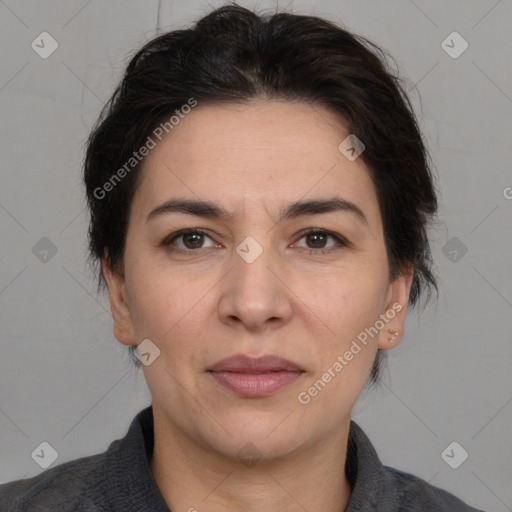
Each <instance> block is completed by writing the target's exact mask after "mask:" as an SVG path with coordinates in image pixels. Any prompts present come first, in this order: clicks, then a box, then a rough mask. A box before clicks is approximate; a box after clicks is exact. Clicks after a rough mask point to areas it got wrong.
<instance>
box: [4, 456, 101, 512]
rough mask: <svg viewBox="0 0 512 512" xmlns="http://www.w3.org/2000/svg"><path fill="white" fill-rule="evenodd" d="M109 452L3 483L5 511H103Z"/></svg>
mask: <svg viewBox="0 0 512 512" xmlns="http://www.w3.org/2000/svg"><path fill="white" fill-rule="evenodd" d="M104 460H105V453H101V454H97V455H92V456H89V457H82V458H79V459H75V460H72V461H69V462H66V463H63V464H60V465H59V466H55V467H54V468H50V469H47V470H45V471H43V472H42V473H40V474H38V475H36V476H34V477H32V478H26V479H23V480H15V481H13V482H8V483H6V484H2V485H0V503H1V504H2V512H49V511H54V510H58V511H59V512H81V511H84V512H85V511H86V510H87V512H103V511H106V510H108V508H105V506H104V505H102V504H103V503H104V502H105V495H106V490H105V479H104V478H103V476H104Z"/></svg>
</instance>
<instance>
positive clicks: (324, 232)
mask: <svg viewBox="0 0 512 512" xmlns="http://www.w3.org/2000/svg"><path fill="white" fill-rule="evenodd" d="M188 234H194V235H204V236H207V237H208V238H211V237H210V236H209V235H208V233H206V232H205V231H203V230H202V229H194V228H190V229H182V230H181V231H177V232H176V233H173V234H172V235H170V236H168V237H167V238H165V239H164V240H163V242H162V243H161V245H162V246H164V247H168V248H170V246H171V244H172V243H173V242H174V240H176V239H177V238H180V237H181V236H184V235H188ZM310 234H322V235H327V236H328V237H331V238H333V239H334V240H335V241H336V242H337V244H338V246H340V247H349V246H350V243H349V242H348V241H347V240H346V239H345V238H344V237H342V236H341V235H338V234H336V233H333V232H331V231H327V230H325V229H317V228H308V229H305V230H304V231H302V232H301V234H300V238H299V240H301V239H302V238H304V237H305V236H307V235H310ZM200 249H202V248H201V247H199V248H198V249H181V248H176V247H174V248H172V249H171V248H170V249H169V250H171V251H173V252H180V253H183V254H190V253H194V252H198V251H199V250H200ZM337 249H339V247H332V248H330V249H321V248H319V249H308V251H307V252H308V254H309V255H318V254H319V253H320V254H322V255H323V254H328V253H331V252H333V251H335V250H337Z"/></svg>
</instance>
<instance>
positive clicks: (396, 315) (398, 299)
mask: <svg viewBox="0 0 512 512" xmlns="http://www.w3.org/2000/svg"><path fill="white" fill-rule="evenodd" d="M413 277H414V269H413V268H411V269H410V270H409V272H407V273H406V274H402V275H400V276H398V277H397V278H396V279H395V281H393V283H391V284H390V290H389V293H388V298H389V300H388V301H387V304H386V308H385V310H384V312H383V313H384V316H385V318H386V319H387V323H386V325H385V326H384V328H383V329H382V330H381V332H380V334H379V343H378V347H379V348H380V349H383V350H389V349H390V348H394V347H396V346H397V345H398V343H400V340H401V339H402V336H403V334H404V326H405V317H406V313H407V305H408V302H409V294H410V291H411V285H412V280H413Z"/></svg>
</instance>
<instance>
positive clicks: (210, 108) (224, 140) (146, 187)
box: [134, 100, 380, 224]
mask: <svg viewBox="0 0 512 512" xmlns="http://www.w3.org/2000/svg"><path fill="white" fill-rule="evenodd" d="M348 135H349V131H348V130H347V128H346V126H345V123H344V122H343V119H342V118H341V116H337V115H335V114H333V113H332V112H331V111H330V110H327V109H326V108H324V107H320V106H317V105H315V106H313V105H310V104H308V103H305V102H286V101H275V100H274V101H254V102H250V103H246V104H227V105H201V104H199V105H198V106H196V107H195V108H194V109H192V111H191V112H190V113H189V114H187V115H186V116H184V118H182V119H181V120H180V122H179V124H177V125H175V126H174V128H173V129H172V131H170V132H169V133H168V134H167V135H165V136H164V137H163V138H162V140H161V141H160V142H158V141H157V145H156V147H155V148H154V149H152V150H151V151H150V152H149V154H148V155H147V156H146V159H145V161H144V165H143V169H142V171H141V172H142V176H141V181H140V183H139V187H138V190H137V191H136V194H135V197H134V203H135V202H136V203H137V205H134V210H137V211H138V212H139V214H140V215H143V214H147V212H148V211H149V210H150V209H152V208H154V207H155V206H156V205H157V204H160V203H163V202H165V201H167V200H169V199H170V198H172V197H190V198H193V199H208V200H214V201H216V202H221V203H222V204H223V205H224V206H225V207H226V209H228V210H232V211H236V210H237V208H238V206H240V209H241V210H246V206H247V205H254V206H255V207H256V206H257V207H258V208H259V209H260V210H261V209H262V208H263V210H265V211H267V212H268V213H271V212H272V211H274V212H275V211H277V210H278V209H279V208H280V207H281V206H282V204H283V203H289V202H291V201H296V200H299V199H301V198H304V199H307V198H308V196H312V197H315V198H318V197H322V196H325V197H327V196H329V197H330V196H332V195H333V194H334V193H335V194H337V195H340V196H342V197H343V198H345V199H347V200H350V201H353V202H355V203H357V204H359V205H360V206H361V208H362V209H363V210H364V211H365V214H366V215H367V217H368V220H369V221H370V223H374V224H375V223H376V224H379V222H380V214H379V211H378V206H377V196H376V193H375V189H374V186H373V182H372V180H371V178H370V176H369V174H368V171H367V168H366V166H365V164H364V163H363V161H362V159H361V158H358V159H356V160H355V161H350V160H348V159H347V158H346V157H345V156H344V155H343V154H342V153H341V152H340V150H339V149H338V146H339V144H340V142H342V141H343V140H344V139H345V138H346V137H347V136H348Z"/></svg>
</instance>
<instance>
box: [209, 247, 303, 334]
mask: <svg viewBox="0 0 512 512" xmlns="http://www.w3.org/2000/svg"><path fill="white" fill-rule="evenodd" d="M240 254H243V253H242V252H240ZM287 281H288V282H287ZM290 284H291V283H290V276H289V275H287V273H286V270H285V268H284V266H283V265H280V264H279V261H278V260H277V257H275V256H274V255H273V254H272V252H271V250H270V249H269V250H263V252H262V253H261V254H259V256H258V257H257V258H256V259H254V260H253V261H251V259H250V258H249V259H244V257H242V256H240V255H239V254H238V253H234V254H233V267H232V268H231V270H230V271H229V272H228V273H227V275H226V276H225V277H224V279H223V280H222V282H221V283H220V287H221V294H220V300H219V305H218V313H219V316H220V319H221V321H222V322H223V323H224V324H227V325H230V326H231V327H233V326H236V325H237V324H239V326H241V327H243V328H245V329H246V330H248V331H251V332H262V331H265V330H267V329H275V328H280V327H282V326H283V325H285V324H286V323H288V322H289V321H290V319H291V317H292V314H293V310H294V305H293V297H294V295H293V292H292V288H291V287H290Z"/></svg>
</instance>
